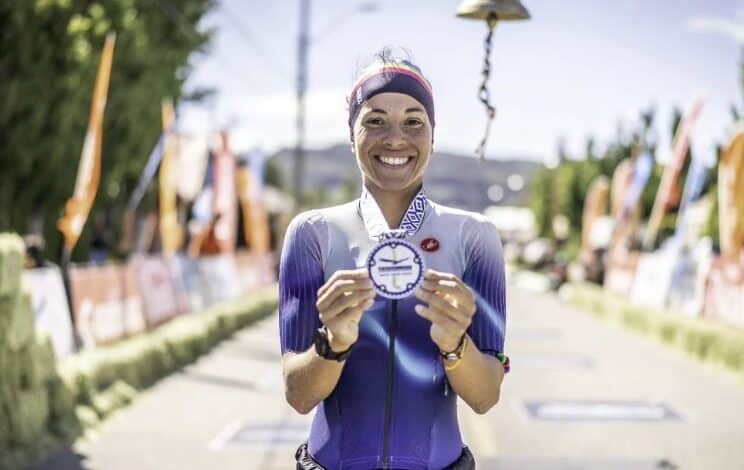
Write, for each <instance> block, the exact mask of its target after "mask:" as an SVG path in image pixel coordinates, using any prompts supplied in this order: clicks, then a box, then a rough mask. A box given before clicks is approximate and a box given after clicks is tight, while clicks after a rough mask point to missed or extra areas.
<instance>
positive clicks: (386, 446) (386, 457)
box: [382, 300, 398, 470]
mask: <svg viewBox="0 0 744 470" xmlns="http://www.w3.org/2000/svg"><path fill="white" fill-rule="evenodd" d="M391 304H392V305H391V307H390V347H389V349H390V354H389V356H388V368H387V369H388V370H387V375H388V380H387V394H386V395H385V429H384V431H383V443H382V445H383V448H382V468H383V469H384V470H387V469H389V468H390V426H391V424H392V423H391V421H392V419H393V372H394V366H395V336H396V335H397V334H398V301H397V300H392V301H391Z"/></svg>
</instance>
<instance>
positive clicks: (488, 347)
mask: <svg viewBox="0 0 744 470" xmlns="http://www.w3.org/2000/svg"><path fill="white" fill-rule="evenodd" d="M462 231H463V233H462V234H461V236H462V238H461V240H462V242H463V245H462V246H463V251H464V257H465V271H464V273H463V282H465V284H467V285H468V286H469V287H470V288H471V289H472V290H473V291H474V292H475V295H476V312H475V315H474V316H473V320H472V322H471V324H470V328H468V334H469V335H470V337H471V338H472V339H473V342H474V343H475V344H476V346H478V349H480V350H481V351H483V352H485V353H488V354H491V355H494V356H495V355H497V354H498V353H503V352H504V336H505V334H506V282H505V275H504V258H503V255H502V251H501V239H500V237H499V234H498V230H497V229H496V226H494V225H493V224H492V223H491V222H490V221H488V220H487V219H484V218H475V217H473V218H470V219H468V220H466V222H465V223H464V224H463V226H462Z"/></svg>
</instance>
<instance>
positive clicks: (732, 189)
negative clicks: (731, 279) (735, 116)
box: [718, 127, 744, 263]
mask: <svg viewBox="0 0 744 470" xmlns="http://www.w3.org/2000/svg"><path fill="white" fill-rule="evenodd" d="M718 210H719V212H718V214H719V216H718V225H719V227H720V240H721V255H722V256H723V258H724V259H726V260H727V261H732V262H734V263H737V262H739V261H740V257H741V254H742V251H743V249H744V127H739V128H738V130H737V132H736V133H735V134H734V136H733V137H732V138H731V141H730V142H729V144H728V145H727V146H726V148H724V149H723V152H722V153H721V163H720V165H719V166H718Z"/></svg>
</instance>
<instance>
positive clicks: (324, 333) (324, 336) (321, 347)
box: [313, 326, 354, 362]
mask: <svg viewBox="0 0 744 470" xmlns="http://www.w3.org/2000/svg"><path fill="white" fill-rule="evenodd" d="M313 342H314V343H315V352H316V353H317V354H318V356H320V357H322V358H323V359H328V360H330V361H337V362H343V361H345V360H346V358H347V357H348V356H349V354H351V349H352V348H353V347H354V345H351V346H349V349H347V350H346V351H341V352H336V351H334V350H333V349H331V343H330V342H329V341H328V330H326V328H325V327H324V326H323V327H321V328H318V330H317V331H316V332H315V339H314V341H313Z"/></svg>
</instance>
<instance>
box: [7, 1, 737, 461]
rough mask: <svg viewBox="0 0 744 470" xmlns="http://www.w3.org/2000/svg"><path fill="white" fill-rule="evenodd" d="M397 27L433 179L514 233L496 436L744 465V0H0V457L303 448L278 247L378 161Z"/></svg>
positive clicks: (442, 194)
mask: <svg viewBox="0 0 744 470" xmlns="http://www.w3.org/2000/svg"><path fill="white" fill-rule="evenodd" d="M468 8H471V9H472V10H471V11H475V12H476V13H475V15H476V16H477V12H481V13H483V12H488V11H495V10H498V9H499V8H500V9H502V10H500V15H501V16H500V17H498V16H497V19H498V20H499V21H496V22H495V23H492V24H491V26H494V28H493V31H492V37H489V36H488V33H489V23H488V22H487V21H485V20H484V19H483V18H481V19H477V18H476V19H473V18H465V17H464V16H463V15H460V16H459V17H458V16H457V13H458V12H460V13H463V12H464V10H466V9H468ZM523 8H526V10H524V11H523V10H522V9H523ZM527 10H528V11H529V14H525V12H526V11H527ZM510 11H518V12H522V15H521V16H522V18H521V20H516V21H512V20H509V19H507V17H508V15H507V14H506V13H508V12H510ZM483 14H484V15H485V14H486V13H483ZM518 16H519V15H518ZM383 47H391V48H393V51H394V52H396V53H398V54H401V55H403V56H410V57H411V59H412V60H413V62H414V63H416V64H417V65H419V66H420V67H421V69H422V70H423V72H424V74H425V75H426V76H427V78H428V79H429V80H430V81H431V83H432V86H433V90H434V97H435V106H436V114H437V125H436V129H435V134H434V139H435V142H434V152H435V155H434V157H433V158H432V161H431V165H430V167H429V170H428V173H427V175H426V179H425V189H426V192H427V194H428V196H429V197H430V198H431V199H433V200H434V201H436V202H439V203H441V204H445V205H450V206H455V207H459V208H462V209H467V210H471V211H475V212H479V213H482V214H484V215H486V216H487V217H488V218H490V219H491V220H492V221H493V222H494V224H496V225H497V227H498V228H499V230H500V233H501V238H502V244H503V250H504V257H505V260H506V263H507V275H508V279H509V285H510V290H509V295H508V297H509V308H508V318H509V329H508V332H507V353H510V355H511V359H512V364H513V365H512V367H513V371H512V373H511V374H510V375H509V376H507V378H506V381H505V383H504V389H503V390H502V399H501V402H500V404H499V405H498V406H497V407H496V409H494V410H493V411H492V412H491V413H489V414H488V415H486V416H475V415H473V414H471V413H470V412H468V410H462V408H464V407H462V406H461V407H460V408H461V413H462V416H461V422H462V423H463V424H462V426H463V429H464V431H463V432H464V434H465V437H466V441H467V442H469V443H471V446H472V448H473V449H474V451H475V453H476V457H478V462H479V467H482V468H540V469H543V468H545V469H553V468H572V469H573V468H582V469H583V468H618V469H621V468H622V469H625V468H705V469H709V468H744V451H743V450H742V449H741V442H742V440H743V439H744V422H742V420H741V418H740V416H741V415H742V413H741V412H744V386H743V385H744V384H743V383H742V378H744V331H742V330H743V329H744V253H743V250H742V248H744V121H743V119H744V101H743V98H744V95H743V92H744V5H743V4H742V3H741V2H739V1H736V0H711V1H707V2H696V1H677V2H663V1H655V0H650V1H637V0H628V1H624V2H593V1H588V0H569V1H564V2H555V1H547V0H525V1H523V2H522V3H520V2H519V1H516V0H515V1H467V0H466V1H463V2H458V1H437V2H431V1H428V2H427V1H424V0H408V1H405V2H393V1H391V0H379V1H343V2H341V1H333V0H282V1H267V0H254V1H250V2H245V1H238V0H219V1H217V0H106V1H95V0H24V1H3V2H0V77H2V80H0V141H2V143H3V151H2V152H1V153H0V376H2V380H0V468H12V469H15V468H40V469H41V468H43V469H47V468H90V469H110V468H122V469H131V468H194V467H195V466H197V467H200V468H261V469H268V468H277V469H279V468H282V469H284V468H292V463H291V462H292V453H293V446H296V444H298V443H299V442H301V441H302V440H303V439H305V436H306V433H307V426H308V423H309V421H308V419H309V418H308V417H306V416H299V415H296V414H295V413H294V412H292V411H291V409H289V407H288V406H287V405H286V404H285V403H284V399H283V392H282V390H283V389H282V383H281V373H280V365H279V364H280V362H279V361H280V358H279V355H278V354H279V353H278V336H277V332H276V312H275V308H276V301H277V300H276V290H275V288H276V286H275V282H276V273H277V260H278V258H279V256H280V248H281V244H282V238H283V235H284V231H285V229H286V227H287V224H288V223H289V221H290V220H291V218H292V217H293V216H294V214H296V213H297V212H298V211H301V210H305V209H309V208H317V207H325V206H329V205H333V204H338V203H342V202H346V201H350V200H352V199H354V198H356V197H357V196H358V194H359V192H360V177H359V170H358V168H357V166H356V162H355V160H354V157H353V155H352V153H351V147H350V142H349V130H348V126H347V123H346V122H347V107H346V98H345V97H346V94H347V93H348V90H349V88H350V87H351V85H352V84H353V82H354V80H355V77H356V75H357V74H358V72H359V71H360V70H361V69H362V68H363V67H364V66H365V65H367V64H368V63H369V62H370V61H371V60H372V59H373V58H374V54H375V53H377V52H379V51H380V50H381V49H382V48H383ZM482 86H485V87H486V89H485V90H483V89H481V87H482ZM479 92H480V93H481V94H480V95H479ZM486 94H487V95H488V100H487V102H488V103H489V104H491V105H493V106H494V107H495V118H494V120H493V124H492V127H491V129H490V134H489V138H488V141H487V143H486V145H485V147H484V152H483V155H482V156H481V155H478V153H477V151H476V148H477V147H478V144H479V142H481V139H482V138H483V135H484V130H485V129H486V125H487V110H486V107H485V103H484V102H483V101H482V100H481V99H479V96H485V95H486ZM144 390H147V391H148V392H147V394H145V395H143V396H142V397H141V398H138V397H139V395H140V392H142V391H144ZM130 403H131V406H128V407H125V406H124V405H128V404H130ZM111 416H113V417H111ZM179 422H183V423H188V425H186V426H180V425H178V423H179ZM174 423H176V424H175V425H174ZM163 436H166V437H163ZM194 462H198V465H197V464H195V463H194Z"/></svg>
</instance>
